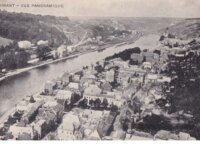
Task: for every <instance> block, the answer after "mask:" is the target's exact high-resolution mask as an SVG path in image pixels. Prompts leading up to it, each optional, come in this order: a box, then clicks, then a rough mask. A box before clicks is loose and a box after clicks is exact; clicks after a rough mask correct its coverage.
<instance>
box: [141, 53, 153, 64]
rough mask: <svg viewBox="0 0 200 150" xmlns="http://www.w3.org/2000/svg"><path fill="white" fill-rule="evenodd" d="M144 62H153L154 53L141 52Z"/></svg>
mask: <svg viewBox="0 0 200 150" xmlns="http://www.w3.org/2000/svg"><path fill="white" fill-rule="evenodd" d="M142 55H143V57H144V59H145V61H146V62H151V63H152V62H154V53H153V52H148V51H147V52H143V53H142Z"/></svg>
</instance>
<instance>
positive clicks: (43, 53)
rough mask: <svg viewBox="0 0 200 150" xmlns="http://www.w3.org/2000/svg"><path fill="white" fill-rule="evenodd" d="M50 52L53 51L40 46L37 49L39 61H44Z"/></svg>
mask: <svg viewBox="0 0 200 150" xmlns="http://www.w3.org/2000/svg"><path fill="white" fill-rule="evenodd" d="M50 51H51V49H50V48H49V47H48V46H44V45H40V46H38V48H37V55H38V57H39V59H41V60H43V59H45V57H46V56H47V54H48V53H49V52H50Z"/></svg>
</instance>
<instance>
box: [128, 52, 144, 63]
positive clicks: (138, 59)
mask: <svg viewBox="0 0 200 150" xmlns="http://www.w3.org/2000/svg"><path fill="white" fill-rule="evenodd" d="M143 59H144V56H143V55H142V54H140V53H133V54H131V60H132V61H135V62H138V63H139V64H141V63H142V61H143Z"/></svg>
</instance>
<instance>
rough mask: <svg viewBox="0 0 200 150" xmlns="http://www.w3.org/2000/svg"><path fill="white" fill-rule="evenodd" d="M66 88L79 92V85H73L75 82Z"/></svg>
mask: <svg viewBox="0 0 200 150" xmlns="http://www.w3.org/2000/svg"><path fill="white" fill-rule="evenodd" d="M68 87H69V88H70V89H74V90H79V84H78V83H75V82H70V83H69V84H68Z"/></svg>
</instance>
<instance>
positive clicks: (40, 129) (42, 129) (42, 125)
mask: <svg viewBox="0 0 200 150" xmlns="http://www.w3.org/2000/svg"><path fill="white" fill-rule="evenodd" d="M33 127H34V129H35V131H36V132H37V133H38V136H39V137H38V138H39V139H41V138H42V137H44V136H45V135H46V134H47V132H46V127H47V124H46V121H45V120H44V119H41V120H37V121H36V122H35V123H34V125H33Z"/></svg>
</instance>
